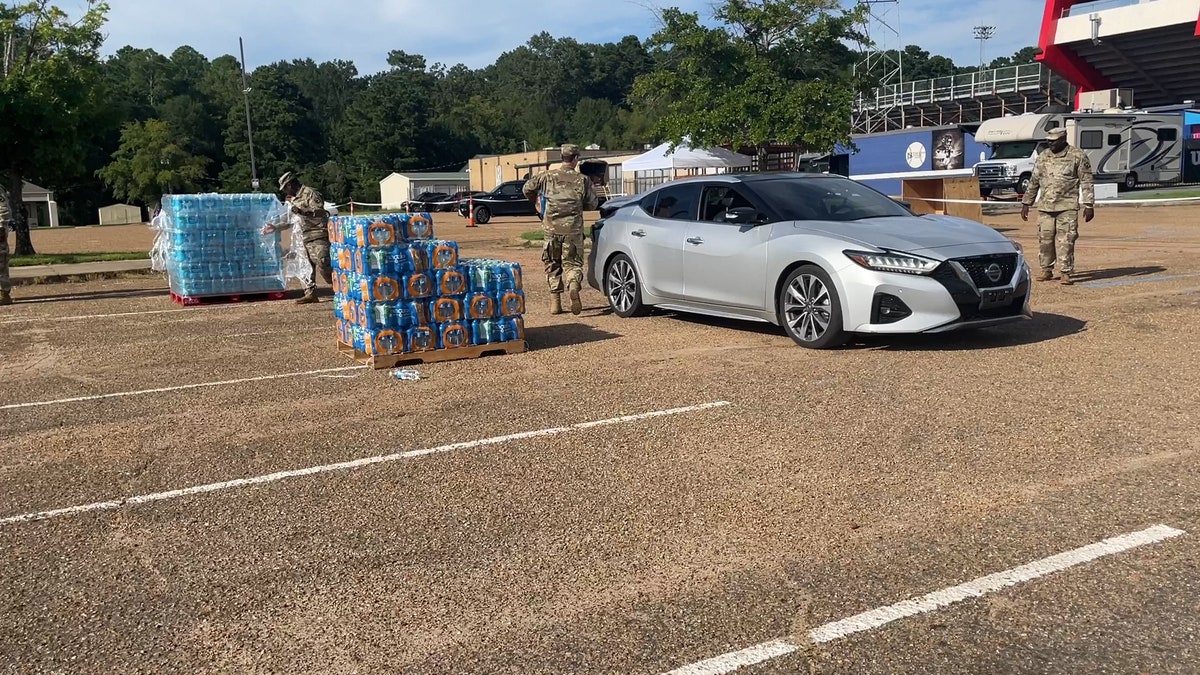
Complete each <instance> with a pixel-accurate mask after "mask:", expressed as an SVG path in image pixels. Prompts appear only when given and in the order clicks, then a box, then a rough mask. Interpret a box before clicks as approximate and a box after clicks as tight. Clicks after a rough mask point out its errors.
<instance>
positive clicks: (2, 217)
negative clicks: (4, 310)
mask: <svg viewBox="0 0 1200 675" xmlns="http://www.w3.org/2000/svg"><path fill="white" fill-rule="evenodd" d="M11 221H12V210H11V209H9V208H8V195H6V194H4V190H3V189H0V305H11V304H13V299H12V282H11V281H9V278H8V226H9V224H10V223H11Z"/></svg>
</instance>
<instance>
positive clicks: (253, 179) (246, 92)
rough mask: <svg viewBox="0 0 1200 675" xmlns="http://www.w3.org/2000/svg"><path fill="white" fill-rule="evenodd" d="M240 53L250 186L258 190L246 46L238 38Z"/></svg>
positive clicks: (255, 190)
mask: <svg viewBox="0 0 1200 675" xmlns="http://www.w3.org/2000/svg"><path fill="white" fill-rule="evenodd" d="M238 49H239V50H241V53H242V98H243V99H244V100H245V101H246V139H247V140H248V141H249V142H250V188H251V189H252V190H253V191H254V192H258V166H257V165H256V164H255V163H254V129H253V128H252V127H251V126H250V83H249V82H248V81H247V80H246V47H245V45H244V44H242V38H240V37H239V38H238Z"/></svg>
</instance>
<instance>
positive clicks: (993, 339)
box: [846, 312, 1087, 352]
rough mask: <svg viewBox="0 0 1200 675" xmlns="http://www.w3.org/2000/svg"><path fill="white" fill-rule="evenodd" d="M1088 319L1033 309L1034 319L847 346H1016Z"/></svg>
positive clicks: (1060, 333) (1077, 329)
mask: <svg viewBox="0 0 1200 675" xmlns="http://www.w3.org/2000/svg"><path fill="white" fill-rule="evenodd" d="M1086 328H1087V322H1086V321H1083V320H1080V319H1076V318H1074V317H1070V316H1064V315H1062V314H1048V313H1043V312H1034V314H1033V319H1031V320H1029V321H1018V322H1016V323H1010V324H1004V325H1001V326H992V327H990V328H976V329H972V330H964V331H956V332H953V333H939V334H929V335H896V336H881V335H871V336H866V337H862V338H858V339H856V340H853V341H852V342H851V343H849V344H848V345H847V346H846V348H847V349H856V348H857V349H879V350H882V351H916V352H952V351H969V350H976V349H979V350H982V349H1002V348H1005V347H1019V346H1021V345H1032V344H1038V343H1040V342H1050V341H1052V340H1057V339H1059V338H1064V337H1068V336H1070V335H1078V334H1079V333H1082V332H1084V331H1085V330H1086Z"/></svg>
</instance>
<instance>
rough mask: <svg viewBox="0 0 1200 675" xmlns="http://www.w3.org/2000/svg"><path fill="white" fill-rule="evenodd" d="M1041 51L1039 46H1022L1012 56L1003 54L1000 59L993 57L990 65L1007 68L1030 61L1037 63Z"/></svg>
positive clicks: (991, 66)
mask: <svg viewBox="0 0 1200 675" xmlns="http://www.w3.org/2000/svg"><path fill="white" fill-rule="evenodd" d="M1041 51H1042V50H1041V49H1038V48H1037V47H1022V48H1021V49H1020V50H1018V51H1017V53H1015V54H1013V55H1012V56H1001V57H1000V58H998V59H993V60H992V62H991V64H989V66H988V67H989V68H1007V67H1009V66H1023V65H1026V64H1030V63H1037V55H1038V54H1040V53H1041Z"/></svg>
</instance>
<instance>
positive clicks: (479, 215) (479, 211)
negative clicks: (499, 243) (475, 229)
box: [475, 206, 492, 225]
mask: <svg viewBox="0 0 1200 675" xmlns="http://www.w3.org/2000/svg"><path fill="white" fill-rule="evenodd" d="M491 219H492V212H491V211H489V210H488V207H486V206H480V207H478V208H476V209H475V222H476V224H478V225H487V224H488V221H489V220H491Z"/></svg>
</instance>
